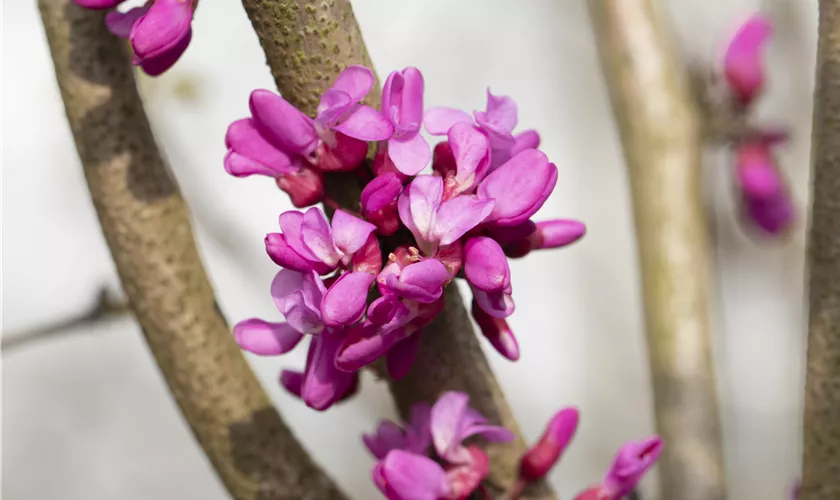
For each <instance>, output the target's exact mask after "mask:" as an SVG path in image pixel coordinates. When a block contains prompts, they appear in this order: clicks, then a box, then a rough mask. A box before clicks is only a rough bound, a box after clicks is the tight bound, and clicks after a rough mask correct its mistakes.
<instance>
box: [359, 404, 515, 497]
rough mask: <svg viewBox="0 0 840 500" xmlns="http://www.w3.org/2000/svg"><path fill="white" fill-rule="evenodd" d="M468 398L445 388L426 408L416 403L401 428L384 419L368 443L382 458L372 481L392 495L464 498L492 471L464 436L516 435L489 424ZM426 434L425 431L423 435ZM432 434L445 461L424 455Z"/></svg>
mask: <svg viewBox="0 0 840 500" xmlns="http://www.w3.org/2000/svg"><path fill="white" fill-rule="evenodd" d="M468 403H469V397H468V396H467V395H466V394H463V393H460V392H446V393H444V394H443V395H442V396H441V397H440V399H438V401H437V403H435V405H434V406H433V407H432V408H431V412H429V411H428V407H426V406H415V407H414V408H412V419H411V420H412V422H411V424H410V425H408V426H406V427H403V428H402V429H400V428H399V427H397V426H396V425H395V424H391V423H382V424H380V426H379V429H378V430H377V433H376V434H375V435H373V436H371V435H367V436H365V444H366V445H367V446H368V448H369V449H370V450H371V453H373V454H374V456H376V457H377V458H379V462H377V464H376V465H375V466H374V468H373V472H372V476H373V481H374V483H375V484H376V485H377V487H378V488H379V490H380V491H381V492H382V493H383V494H384V495H385V496H386V498H388V499H390V500H414V499H428V500H443V499H447V500H449V499H455V500H459V499H466V498H468V497H469V496H470V494H472V492H474V491H475V490H476V489H477V488H478V487H479V486H480V484H481V481H483V480H484V478H485V477H486V476H487V473H488V471H489V459H488V458H487V455H486V454H485V453H484V452H483V451H481V450H480V449H479V448H476V447H469V448H467V447H464V446H463V444H462V441H463V440H464V439H466V438H468V437H471V436H477V435H481V436H483V437H484V438H485V439H488V440H491V441H510V440H512V439H513V434H512V433H511V432H510V431H508V430H507V429H504V428H502V427H496V426H492V425H487V422H486V419H485V418H484V417H482V416H481V415H479V414H478V413H477V412H476V411H475V410H473V409H471V408H469V406H468ZM423 433H425V435H422V436H421V434H423ZM429 438H431V441H432V442H433V443H434V445H435V450H436V451H437V455H438V457H439V458H440V459H441V462H442V464H443V465H441V464H439V463H438V462H435V461H434V460H432V459H430V458H428V457H427V456H425V452H426V449H427V448H428V445H429Z"/></svg>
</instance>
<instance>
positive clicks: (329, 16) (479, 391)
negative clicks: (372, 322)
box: [242, 0, 555, 500]
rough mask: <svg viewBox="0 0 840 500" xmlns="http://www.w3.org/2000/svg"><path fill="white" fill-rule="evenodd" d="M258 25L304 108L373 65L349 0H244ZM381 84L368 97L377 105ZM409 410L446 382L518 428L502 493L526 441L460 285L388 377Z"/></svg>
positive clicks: (342, 180)
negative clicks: (407, 362) (399, 374)
mask: <svg viewBox="0 0 840 500" xmlns="http://www.w3.org/2000/svg"><path fill="white" fill-rule="evenodd" d="M242 3H243V5H244V6H245V10H246V11H247V12H248V17H250V19H251V22H252V24H253V26H254V30H255V31H256V32H257V35H258V36H259V39H260V43H261V44H262V47H263V50H264V51H265V53H266V59H267V60H268V64H269V66H270V67H271V72H272V74H273V75H274V80H275V82H276V83H277V88H278V89H279V90H280V93H281V94H282V95H283V97H284V98H285V99H286V100H288V101H289V102H291V103H292V104H294V105H295V106H297V107H298V108H299V109H300V110H301V111H303V112H305V113H307V114H309V115H310V116H311V115H314V114H315V109H316V107H317V105H318V99H319V96H320V94H321V93H322V92H323V91H324V90H325V89H327V88H328V87H329V86H330V85H331V83H332V82H333V80H334V79H335V77H336V76H337V75H338V73H339V72H340V71H341V70H343V69H344V68H345V67H347V66H348V65H352V64H361V65H365V66H367V67H371V68H372V67H373V66H372V64H371V62H370V57H369V56H368V53H367V49H366V48H365V44H364V41H363V40H362V36H361V31H360V29H359V25H358V23H357V22H356V18H355V16H354V15H353V9H352V8H351V6H350V2H349V0H329V1H316V0H301V1H291V0H243V1H242ZM380 100H381V93H380V90H379V86H378V85H376V86H374V90H373V91H371V93H370V94H368V97H367V103H368V104H370V105H371V106H375V107H379V104H380ZM356 182H357V181H356V180H355V178H353V177H352V176H347V175H345V176H336V175H332V174H331V175H328V176H327V189H328V194H329V195H330V197H331V198H333V199H335V200H337V201H339V203H340V204H341V205H342V206H344V207H347V208H350V209H353V210H356V211H358V205H359V192H360V187H359V186H358V184H357V183H356ZM389 384H390V387H391V392H392V393H393V394H394V397H395V399H396V402H397V407H398V409H399V412H400V414H401V415H402V416H403V418H407V417H408V414H409V413H408V412H409V409H410V407H411V405H412V403H414V402H417V401H428V402H434V401H435V400H436V399H437V398H438V396H440V395H441V394H442V393H444V392H446V391H448V390H462V391H464V392H467V393H468V394H469V395H470V398H471V400H470V401H471V402H470V405H471V406H472V407H474V408H475V409H477V410H478V411H479V412H481V413H482V414H484V415H486V416H487V417H488V418H490V419H491V420H492V421H494V422H496V423H500V424H502V425H504V426H505V427H507V428H509V429H510V430H512V431H514V432H516V433H517V435H518V436H519V437H518V438H517V440H516V442H515V443H514V444H512V445H505V446H499V445H492V446H488V452H489V454H490V457H491V470H490V475H489V476H488V481H487V482H488V484H489V486H490V489H491V490H492V491H491V493H492V494H493V495H494V496H499V495H501V493H502V492H503V491H504V489H505V488H509V487H510V486H511V485H512V484H513V482H514V480H515V477H516V473H517V461H518V459H519V456H520V455H521V453H522V452H523V451H524V449H525V444H524V441H523V439H522V438H521V435H519V429H518V426H517V425H516V422H515V420H514V419H513V415H512V413H511V410H510V408H509V407H508V405H507V402H506V401H505V399H504V396H503V394H502V392H501V389H500V388H499V385H498V383H497V382H496V379H495V377H494V376H493V373H492V372H491V371H490V367H489V366H488V364H487V360H486V359H485V357H484V354H483V353H482V351H481V347H480V345H479V342H478V339H477V338H476V335H475V331H474V330H473V328H472V324H471V323H470V320H469V317H468V314H467V312H466V310H465V309H464V305H463V302H462V300H461V298H460V294H459V293H458V290H457V289H456V288H455V287H454V286H450V287H448V288H447V292H446V308H445V310H444V312H443V313H442V314H441V315H440V316H439V317H438V318H437V319H436V320H435V322H434V323H433V324H432V325H431V326H429V327H428V328H426V329H425V330H424V332H423V337H422V341H421V345H420V350H419V352H418V354H417V358H416V360H415V362H414V366H413V368H412V370H411V373H410V374H409V375H408V376H407V377H405V378H404V379H403V380H397V381H395V380H389ZM521 498H522V499H523V500H526V499H533V500H550V499H553V498H555V496H554V494H553V493H552V492H551V491H550V489H549V488H548V487H547V486H546V485H545V484H538V485H535V486H533V487H532V488H531V489H529V490H528V491H527V492H526V493H525V495H523V496H522V497H521Z"/></svg>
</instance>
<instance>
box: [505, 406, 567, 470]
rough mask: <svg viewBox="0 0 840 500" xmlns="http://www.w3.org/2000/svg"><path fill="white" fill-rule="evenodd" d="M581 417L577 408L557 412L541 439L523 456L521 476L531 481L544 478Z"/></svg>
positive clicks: (563, 448)
mask: <svg viewBox="0 0 840 500" xmlns="http://www.w3.org/2000/svg"><path fill="white" fill-rule="evenodd" d="M579 419H580V414H579V412H578V410H577V408H565V409H563V410H560V411H559V412H557V414H555V415H554V418H552V419H551V421H550V422H549V423H548V426H547V427H546V429H545V432H544V433H543V435H542V437H540V440H539V441H537V443H536V444H535V445H534V446H532V447H531V448H530V449H529V450H528V451H526V452H525V454H524V455H523V456H522V460H521V461H520V462H519V477H521V478H522V479H524V480H526V481H529V482H532V481H538V480H540V479H542V478H544V477H545V476H546V474H548V471H550V470H551V468H552V467H554V464H556V463H557V461H558V460H559V459H560V456H561V455H562V454H563V451H564V450H565V449H566V447H567V446H568V445H569V442H570V441H571V440H572V438H573V437H574V435H575V431H576V430H577V426H578V421H579Z"/></svg>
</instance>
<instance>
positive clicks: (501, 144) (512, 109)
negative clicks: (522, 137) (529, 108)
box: [473, 88, 517, 149]
mask: <svg viewBox="0 0 840 500" xmlns="http://www.w3.org/2000/svg"><path fill="white" fill-rule="evenodd" d="M473 116H475V122H476V123H477V124H478V125H479V126H480V127H481V128H482V129H484V131H485V132H487V135H488V137H489V138H490V144H491V145H492V146H493V149H501V148H508V149H509V148H511V147H513V145H514V144H515V139H514V138H513V129H514V127H516V122H517V110H516V102H514V100H513V99H512V98H510V97H508V96H495V95H493V94H492V93H491V92H490V89H489V88H488V89H487V111H484V112H482V111H476V112H474V113H473Z"/></svg>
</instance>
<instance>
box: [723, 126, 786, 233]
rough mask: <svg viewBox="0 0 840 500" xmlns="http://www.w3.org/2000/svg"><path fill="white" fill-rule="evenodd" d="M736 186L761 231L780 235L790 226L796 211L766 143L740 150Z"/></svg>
mask: <svg viewBox="0 0 840 500" xmlns="http://www.w3.org/2000/svg"><path fill="white" fill-rule="evenodd" d="M736 183H737V185H738V186H739V187H740V190H741V197H742V203H743V209H744V212H745V213H746V215H747V216H748V217H749V219H750V220H751V221H752V222H753V223H754V224H755V225H756V226H757V227H758V228H760V229H761V230H763V231H764V232H766V233H768V234H771V235H778V234H781V233H784V232H785V231H786V230H787V229H788V228H789V227H790V225H791V224H792V222H793V220H794V218H795V213H794V211H795V209H794V206H793V202H792V201H791V198H790V195H789V193H788V189H787V186H786V185H785V182H784V180H783V179H782V177H781V174H780V173H779V171H778V169H777V167H776V165H775V163H774V161H773V157H772V155H771V153H770V149H769V146H768V145H767V144H765V143H763V142H754V143H746V144H743V145H742V146H740V147H739V148H738V151H737V160H736Z"/></svg>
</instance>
